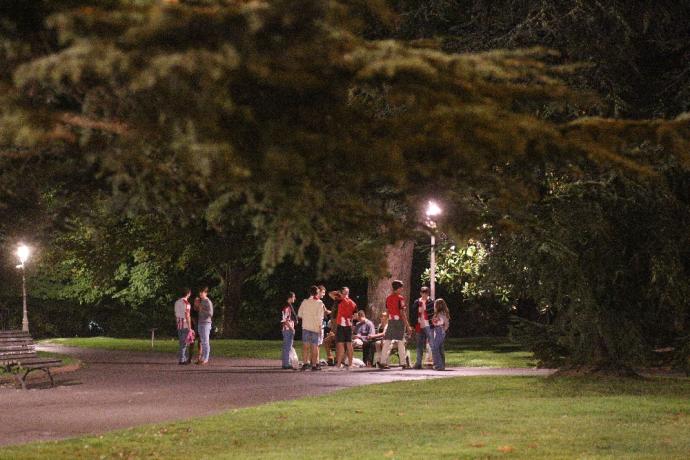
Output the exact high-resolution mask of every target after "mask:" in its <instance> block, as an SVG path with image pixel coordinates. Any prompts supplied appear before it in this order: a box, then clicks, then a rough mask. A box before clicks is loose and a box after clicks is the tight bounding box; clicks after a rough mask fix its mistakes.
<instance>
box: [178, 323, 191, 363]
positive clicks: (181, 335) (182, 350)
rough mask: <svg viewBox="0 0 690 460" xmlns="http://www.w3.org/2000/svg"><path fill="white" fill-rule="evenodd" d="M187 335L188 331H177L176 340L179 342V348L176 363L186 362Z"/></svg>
mask: <svg viewBox="0 0 690 460" xmlns="http://www.w3.org/2000/svg"><path fill="white" fill-rule="evenodd" d="M188 333H189V329H178V330H177V339H178V340H179V344H180V347H179V349H178V350H177V362H178V363H184V362H185V361H187V343H186V340H187V334H188Z"/></svg>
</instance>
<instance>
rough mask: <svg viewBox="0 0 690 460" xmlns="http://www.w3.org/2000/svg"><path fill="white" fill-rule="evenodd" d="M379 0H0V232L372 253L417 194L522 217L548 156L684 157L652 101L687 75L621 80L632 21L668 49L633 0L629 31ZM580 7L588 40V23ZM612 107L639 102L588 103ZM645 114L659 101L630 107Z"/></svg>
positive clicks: (236, 262) (593, 159) (564, 169)
mask: <svg viewBox="0 0 690 460" xmlns="http://www.w3.org/2000/svg"><path fill="white" fill-rule="evenodd" d="M389 3H390V4H392V5H393V7H394V10H396V11H397V13H398V14H397V15H396V14H394V13H392V12H391V10H389V9H388V8H387V6H386V4H385V2H383V1H379V2H338V1H323V0H290V1H288V0H275V1H265V2H244V1H239V0H238V1H222V0H217V1H211V0H207V1H202V0H198V1H179V2H177V1H154V0H151V1H133V0H129V1H128V0H119V1H118V0H112V1H108V2H95V1H94V2H74V1H67V0H64V1H37V2H31V3H28V4H25V3H24V2H16V1H0V8H1V11H2V17H1V19H0V43H1V44H2V46H0V60H2V61H4V62H5V63H6V65H4V66H3V68H2V69H0V124H1V125H2V129H1V130H0V207H1V208H2V209H3V210H7V212H8V215H12V216H13V217H12V219H11V220H9V221H8V220H6V221H5V222H2V223H0V239H2V241H3V242H4V243H5V244H11V243H14V242H15V241H16V239H17V238H18V237H19V236H22V235H24V236H25V235H26V234H27V230H26V228H31V229H32V232H34V233H33V234H34V238H36V239H38V240H42V241H45V242H46V246H48V245H50V244H51V243H50V242H51V241H53V242H55V241H59V237H58V236H56V235H55V232H56V231H61V232H64V233H65V234H67V235H70V236H69V238H71V239H72V240H74V239H75V238H76V240H77V241H82V242H83V241H86V242H87V243H88V244H87V245H86V247H89V248H91V249H90V250H94V251H96V247H95V246H96V245H95V243H94V242H97V241H102V240H101V239H100V238H105V239H106V240H108V238H113V239H115V238H121V239H122V243H123V244H122V246H121V247H122V250H123V251H124V252H127V251H129V254H128V256H127V257H128V258H129V259H130V265H129V268H128V269H127V270H128V271H127V273H128V275H127V277H128V278H127V279H129V280H130V281H131V280H133V278H132V276H134V275H135V274H136V273H142V272H140V271H137V270H142V271H143V273H147V272H146V267H150V266H151V265H150V264H152V263H154V262H155V263H156V264H159V265H161V266H163V265H166V264H175V263H179V264H180V267H182V268H181V269H180V273H182V272H184V271H185V270H187V269H190V267H198V265H197V264H202V262H199V261H194V262H191V261H189V260H188V259H185V257H184V254H185V249H184V248H186V247H198V248H201V249H200V251H202V252H203V251H206V252H208V253H210V254H211V255H212V256H213V257H210V258H209V259H207V260H206V263H209V264H210V265H212V268H211V270H212V271H215V273H216V275H218V276H220V275H219V274H220V273H222V272H224V273H226V275H227V276H226V278H230V275H229V273H230V271H232V270H239V271H242V270H243V269H244V268H246V267H247V266H249V267H254V268H255V267H259V266H261V267H264V268H275V267H280V265H281V263H285V262H286V261H287V262H291V263H294V264H297V265H304V264H307V263H311V264H313V265H312V266H313V268H314V271H315V273H316V272H318V273H326V274H327V273H333V272H341V273H356V272H357V273H358V274H359V275H360V276H366V275H370V274H371V273H375V272H376V271H377V270H378V269H379V268H380V264H379V262H380V260H381V257H382V255H383V251H384V247H385V245H386V244H387V243H392V242H395V241H398V240H399V239H400V238H402V237H409V236H410V235H413V234H414V233H415V232H416V231H418V230H419V228H420V224H419V222H420V211H421V209H420V208H421V206H422V205H423V203H425V202H426V199H428V198H429V197H430V196H435V197H437V198H438V199H440V200H442V201H443V202H444V204H445V208H446V210H447V213H446V214H445V215H444V219H443V221H442V222H440V225H441V227H442V228H443V229H444V230H446V231H447V232H448V233H449V234H451V235H455V236H461V235H463V236H465V235H468V234H473V233H474V234H476V233H479V232H478V230H477V229H478V227H480V226H481V224H483V223H486V222H490V223H491V224H492V225H494V228H500V229H504V230H505V229H512V230H514V229H516V228H520V226H521V225H525V223H529V222H530V219H531V218H532V216H533V215H534V213H533V209H532V208H531V207H530V206H531V205H532V204H540V203H541V202H542V201H543V200H544V199H545V198H547V195H548V187H545V185H544V184H545V178H546V177H547V176H548V175H554V176H555V177H559V178H568V180H587V179H589V178H590V177H591V176H599V175H602V174H605V173H607V172H608V171H615V172H617V173H618V174H620V175H622V176H624V177H628V178H632V179H635V178H645V177H646V178H661V179H659V180H662V181H663V180H665V176H663V175H661V172H660V170H659V168H658V162H659V159H660V156H659V155H657V154H656V153H655V152H659V151H663V152H664V155H663V157H664V158H670V159H671V160H669V161H673V162H674V164H675V165H677V168H678V170H679V171H681V172H684V173H687V169H688V167H689V166H690V154H689V152H690V148H689V147H690V120H688V118H687V117H683V116H680V117H678V118H675V119H670V116H675V115H676V114H678V113H680V112H681V111H682V110H685V108H687V104H686V103H685V102H683V101H684V100H685V99H683V97H684V96H679V98H677V100H676V99H674V101H675V102H672V103H671V102H669V103H668V104H666V105H665V106H664V107H665V110H661V109H657V108H655V107H656V106H655V104H654V101H653V100H652V99H654V100H656V97H652V96H651V94H653V93H650V92H649V91H646V92H644V97H645V98H649V100H646V99H645V100H642V99H641V98H638V99H635V98H634V97H633V94H635V93H641V91H642V90H643V89H645V88H647V90H649V89H650V88H651V86H649V85H648V81H649V79H648V75H649V71H648V69H647V68H643V69H642V71H641V72H640V73H638V74H635V75H636V76H639V77H640V79H641V81H643V82H645V83H644V85H643V84H641V83H640V84H638V83H639V82H638V81H637V80H636V79H629V84H630V85H631V88H632V89H631V90H627V89H625V88H622V87H621V88H622V89H621V88H619V87H618V86H617V85H619V84H621V82H624V81H625V78H624V77H622V75H623V73H624V72H623V70H621V69H625V71H626V72H627V69H629V68H631V67H629V66H633V65H634V64H635V63H637V64H638V65H639V63H640V61H641V60H644V58H643V57H639V56H636V55H632V54H630V53H631V49H632V48H634V46H636V45H634V44H635V43H637V41H636V40H638V39H639V37H640V36H643V37H646V38H648V39H649V40H648V42H649V48H648V49H647V50H646V51H645V53H647V54H649V53H652V52H653V51H654V50H655V49H656V48H654V46H658V47H661V48H663V49H664V52H665V53H667V55H669V56H670V55H671V54H673V53H675V54H674V56H675V55H678V56H680V55H682V53H683V52H684V51H683V50H685V49H686V48H683V46H684V45H683V43H680V42H676V41H674V40H670V39H669V40H666V39H665V37H667V35H664V34H665V33H667V31H668V30H671V31H677V30H679V29H678V28H679V27H682V25H678V24H674V25H673V28H671V29H668V28H666V29H664V28H663V27H662V26H661V25H662V24H666V22H663V21H662V22H659V21H657V20H656V19H655V18H657V17H659V18H661V19H664V17H665V16H663V14H662V13H659V12H657V13H653V12H652V10H651V9H649V8H647V9H646V10H645V11H650V13H649V14H650V15H651V16H648V17H649V19H648V22H649V24H651V25H649V26H645V27H647V28H646V29H645V28H644V27H643V28H642V29H639V30H638V28H637V26H638V24H637V23H635V24H633V25H634V27H633V26H632V25H631V24H632V22H631V21H632V19H631V18H632V17H633V15H634V14H633V13H634V12H635V11H637V10H635V9H634V8H633V9H629V8H628V9H626V8H627V7H625V6H624V5H623V4H621V5H618V4H616V5H614V6H612V7H611V9H601V8H599V7H597V8H599V9H596V8H594V7H588V6H582V2H529V1H526V2H517V3H516V2H498V3H496V4H494V3H491V4H490V3H489V2H479V1H474V2H460V1H458V2H452V1H444V2H436V1H434V2H389ZM509 3H510V6H509V5H508V4H509ZM561 3H563V4H566V3H573V5H574V6H572V7H571V8H570V10H569V11H571V12H572V14H571V15H570V16H567V15H566V16H564V15H561V14H558V11H560V10H559V9H558V8H557V7H558V6H559V5H560V4H561ZM576 3H577V5H580V6H577V5H575V4H576ZM634 3H637V2H634ZM501 7H502V8H501ZM540 8H541V10H540ZM540 11H541V13H540ZM663 11H666V12H668V14H671V13H676V14H678V15H682V14H684V11H685V10H683V8H682V7H677V8H676V9H673V8H672V7H671V6H668V7H665V9H664V10H663ZM468 12H469V13H468ZM655 15H656V16H655ZM659 15H661V16H659ZM609 16H610V17H609ZM580 17H583V18H590V17H591V18H594V19H593V21H590V24H592V29H591V31H590V30H588V31H587V32H588V34H587V35H585V37H591V40H592V41H593V42H595V43H596V44H597V45H599V46H596V47H594V48H592V47H591V46H590V47H588V46H582V42H581V40H582V33H583V31H582V30H581V28H578V27H576V26H577V24H579V21H578V18H580ZM683 17H684V16H683ZM532 18H540V19H539V20H538V21H536V22H535V21H533V20H532ZM606 18H609V19H606ZM568 21H570V22H568ZM669 24H670V23H669ZM679 24H680V23H679ZM643 25H644V24H643ZM609 26H610V27H609ZM626 27H627V28H626ZM549 30H552V31H553V30H559V31H560V30H562V31H563V32H564V33H563V34H562V35H557V34H551V35H549V33H548V31H549ZM610 30H613V31H614V33H613V34H609V31H610ZM626 30H628V32H627V33H628V36H629V37H630V38H629V41H623V42H620V46H619V47H612V46H613V45H612V44H610V43H611V41H615V40H617V39H618V38H617V37H619V36H620V35H621V34H624V33H626V32H625V31H626ZM640 31H641V32H640ZM645 31H647V32H645ZM640 33H641V34H642V35H640ZM668 33H669V34H670V33H671V32H668ZM607 34H609V35H607ZM645 34H646V35H645ZM609 36H610V37H611V38H606V40H610V41H608V42H607V41H605V40H604V39H603V38H602V37H609ZM435 37H436V38H439V39H438V40H430V39H429V38H435ZM540 37H541V38H542V39H540ZM544 37H546V38H544ZM650 37H651V38H650ZM646 38H645V39H646ZM406 39H415V40H412V41H409V40H406ZM416 39H420V40H416ZM578 40H580V41H578ZM602 40H603V41H602ZM578 44H579V45H578ZM534 45H539V46H537V47H534ZM576 45H577V46H576ZM525 46H528V47H529V48H527V49H523V48H520V47H525ZM499 47H500V48H503V47H507V48H511V50H508V51H506V50H502V49H494V48H499ZM664 47H665V48H664ZM548 48H556V49H558V50H559V51H560V54H558V53H554V52H553V51H549V50H548ZM619 48H622V49H624V51H625V53H623V52H621V53H614V55H615V56H614V57H616V58H620V59H618V60H611V61H607V59H606V53H608V52H610V51H611V50H616V49H619ZM661 48H660V49H661ZM449 51H462V52H463V54H450V53H449ZM466 51H481V52H479V53H473V54H468V53H465V52H466ZM587 52H591V55H590V56H589V57H588V55H587V54H586V53H587ZM579 60H584V61H589V60H593V61H594V64H595V67H594V68H595V71H594V72H592V73H587V72H588V71H586V70H585V71H583V70H582V69H581V68H578V67H573V66H572V64H575V61H579ZM685 64H687V62H685V61H683V60H682V59H680V60H676V61H673V64H669V66H668V68H664V70H663V75H664V76H663V78H664V79H665V80H663V81H664V82H666V83H664V84H667V85H668V84H671V82H676V81H677V82H682V81H684V80H683V78H684V77H683V75H685V74H683V72H682V71H683V65H685ZM674 75H675V77H676V80H673V78H674ZM613 76H615V78H613ZM609 81H610V82H615V85H614V84H613V83H611V88H612V90H611V91H604V89H606V88H605V87H604V88H602V87H600V86H597V85H596V84H594V83H596V82H601V83H602V84H603V85H604V86H606V85H608V83H607V82H609ZM566 82H569V83H571V85H572V86H568V85H566ZM673 84H677V83H673ZM645 85H647V86H645ZM674 87H675V86H674ZM578 89H585V90H593V91H592V92H587V91H585V92H582V91H576V90H578ZM654 94H662V93H654ZM678 94H682V91H679V93H678ZM659 97H661V96H659ZM612 101H613V102H612ZM620 101H624V102H620ZM635 106H639V107H642V108H641V109H640V110H639V111H638V112H634V113H633V111H632V109H630V107H635ZM625 114H629V115H631V116H634V117H635V118H636V120H635V121H630V120H622V119H605V118H598V117H594V116H593V115H598V116H605V115H625ZM657 114H662V115H668V116H669V119H646V118H644V117H647V116H651V115H657ZM585 115H589V116H585ZM679 177H682V174H681V175H680V176H679ZM420 183H424V186H423V187H420ZM664 186H666V185H664ZM103 222H112V225H111V228H112V227H121V226H128V225H133V226H134V228H135V229H137V231H136V232H134V233H133V234H132V235H138V236H132V235H130V234H129V233H127V232H122V233H119V232H111V231H110V230H109V228H108V227H106V228H104V227H103V225H102V223H103ZM10 224H11V225H10ZM18 227H20V228H21V227H24V229H23V230H21V232H20V231H18V230H17V228H18ZM126 228H130V227H126ZM84 229H86V230H84ZM130 229H131V228H130ZM142 229H143V230H142ZM161 229H163V230H161ZM149 230H150V231H149ZM82 231H88V232H95V233H88V235H89V236H94V238H93V239H90V238H82V236H80V233H79V232H82ZM111 233H112V234H111ZM141 233H143V234H144V235H146V236H147V237H148V236H151V237H152V241H154V242H153V243H152V244H151V245H146V244H144V242H146V238H140V235H141ZM51 239H52V240H51ZM72 240H70V241H72ZM108 241H111V240H108ZM132 241H140V242H142V243H141V245H136V244H135V245H134V246H136V247H134V248H132V247H129V246H128V243H131V242H132ZM200 241H201V243H199V242H200ZM195 242H196V243H197V245H195V244H194V243H195ZM178 245H180V246H182V247H178ZM115 247H119V245H115ZM142 247H144V249H146V250H145V251H144V252H145V253H146V254H148V256H145V257H144V256H142V257H140V258H139V259H136V257H134V256H133V254H135V253H136V251H138V250H140V249H142ZM157 251H159V252H163V253H164V254H161V256H160V257H159V256H155V255H154V254H155V253H156V252H157ZM118 257H122V255H121V254H116V255H115V256H114V259H115V260H118ZM147 257H148V258H147ZM80 258H81V259H85V260H88V257H85V256H84V255H82V256H80ZM180 261H182V262H180ZM185 261H186V262H185ZM185 263H187V265H186V266H185ZM141 264H143V266H141V267H139V268H138V269H136V270H135V269H133V268H132V267H136V266H139V265H141ZM147 264H148V265H147ZM106 266H107V265H106ZM221 267H225V268H221ZM93 268H94V267H90V270H91V269H93ZM96 268H97V267H96ZM224 270H225V271H224ZM228 270H230V271H228ZM92 271H93V270H92ZM94 273H95V271H94ZM180 273H178V274H176V275H175V276H172V275H171V276H170V277H169V280H174V279H176V278H175V277H176V276H181V277H183V274H180ZM169 274H170V273H169ZM89 276H91V275H89ZM123 276H124V275H123ZM147 279H148V278H147ZM170 282H171V283H172V282H173V281H170ZM164 285H165V286H167V284H165V283H162V284H161V286H164ZM125 288H126V286H125ZM127 292H129V291H127ZM109 295H112V293H110V294H109ZM147 295H151V293H149V294H147Z"/></svg>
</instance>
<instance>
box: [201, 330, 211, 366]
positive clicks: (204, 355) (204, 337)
mask: <svg viewBox="0 0 690 460" xmlns="http://www.w3.org/2000/svg"><path fill="white" fill-rule="evenodd" d="M210 335H211V323H199V340H200V341H201V361H208V357H209V355H210V354H211V343H210V342H209V340H208V338H209V336H210Z"/></svg>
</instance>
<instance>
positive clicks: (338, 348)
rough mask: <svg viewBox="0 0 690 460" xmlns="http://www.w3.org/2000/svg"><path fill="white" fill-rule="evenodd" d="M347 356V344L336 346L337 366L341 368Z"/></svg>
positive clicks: (339, 343)
mask: <svg viewBox="0 0 690 460" xmlns="http://www.w3.org/2000/svg"><path fill="white" fill-rule="evenodd" d="M344 355H345V344H344V343H343V342H338V343H336V344H335V359H336V364H337V365H338V367H340V365H341V364H343V358H344Z"/></svg>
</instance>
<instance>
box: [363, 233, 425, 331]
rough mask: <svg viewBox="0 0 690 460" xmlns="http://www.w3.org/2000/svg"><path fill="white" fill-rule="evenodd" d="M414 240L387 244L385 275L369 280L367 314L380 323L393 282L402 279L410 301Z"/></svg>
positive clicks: (407, 299)
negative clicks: (380, 316)
mask: <svg viewBox="0 0 690 460" xmlns="http://www.w3.org/2000/svg"><path fill="white" fill-rule="evenodd" d="M413 250H414V241H412V240H404V241H398V242H397V243H395V244H393V245H388V246H386V269H387V273H386V275H385V276H383V277H381V278H377V279H370V280H369V287H368V289H367V299H368V302H369V305H367V307H366V311H367V316H368V317H369V318H370V319H372V320H373V321H374V322H375V323H377V324H378V321H379V315H380V314H381V312H382V311H384V310H385V309H386V297H388V295H389V294H390V293H391V290H392V288H391V282H392V281H393V280H396V279H398V280H400V281H402V282H403V283H405V285H404V286H403V291H402V295H403V297H405V300H406V301H407V303H408V307H409V303H410V283H411V281H412V254H413Z"/></svg>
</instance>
